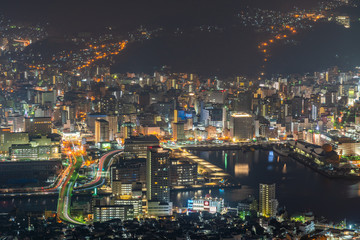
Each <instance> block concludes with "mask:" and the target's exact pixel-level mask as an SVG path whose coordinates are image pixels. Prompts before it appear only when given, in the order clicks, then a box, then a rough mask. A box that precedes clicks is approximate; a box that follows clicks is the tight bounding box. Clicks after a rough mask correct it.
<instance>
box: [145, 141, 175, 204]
mask: <svg viewBox="0 0 360 240" xmlns="http://www.w3.org/2000/svg"><path fill="white" fill-rule="evenodd" d="M169 155H170V151H169V150H167V149H163V148H161V147H158V146H155V147H151V146H150V147H148V151H147V160H146V187H147V200H149V201H160V202H170V160H169V157H170V156H169Z"/></svg>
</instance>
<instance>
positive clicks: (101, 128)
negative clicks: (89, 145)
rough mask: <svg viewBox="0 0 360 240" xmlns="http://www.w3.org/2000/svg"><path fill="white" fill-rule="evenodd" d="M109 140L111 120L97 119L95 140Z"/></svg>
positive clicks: (97, 141)
mask: <svg viewBox="0 0 360 240" xmlns="http://www.w3.org/2000/svg"><path fill="white" fill-rule="evenodd" d="M107 141H109V122H108V121H106V120H104V119H97V120H96V121H95V142H96V143H99V142H107Z"/></svg>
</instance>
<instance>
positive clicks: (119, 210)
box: [94, 205, 134, 222]
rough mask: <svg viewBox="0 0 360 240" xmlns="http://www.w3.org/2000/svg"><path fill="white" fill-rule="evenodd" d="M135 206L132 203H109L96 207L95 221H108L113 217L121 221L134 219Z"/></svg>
mask: <svg viewBox="0 0 360 240" xmlns="http://www.w3.org/2000/svg"><path fill="white" fill-rule="evenodd" d="M133 218H134V207H133V206H132V205H107V206H95V207H94V222H106V221H109V220H112V219H121V221H127V220H133Z"/></svg>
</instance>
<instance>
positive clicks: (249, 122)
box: [231, 112, 255, 139]
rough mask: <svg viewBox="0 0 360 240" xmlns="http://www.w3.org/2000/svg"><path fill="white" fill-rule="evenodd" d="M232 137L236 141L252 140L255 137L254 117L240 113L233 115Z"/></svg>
mask: <svg viewBox="0 0 360 240" xmlns="http://www.w3.org/2000/svg"><path fill="white" fill-rule="evenodd" d="M231 123H232V128H231V137H232V138H235V139H252V138H253V137H254V123H255V121H254V117H253V115H251V114H248V113H244V112H240V113H234V114H232V115H231Z"/></svg>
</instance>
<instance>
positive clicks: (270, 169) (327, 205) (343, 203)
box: [172, 150, 360, 223]
mask: <svg viewBox="0 0 360 240" xmlns="http://www.w3.org/2000/svg"><path fill="white" fill-rule="evenodd" d="M225 153H227V158H228V159H227V170H226V171H227V172H228V173H229V174H231V175H232V176H234V178H235V181H236V182H237V183H240V184H241V185H242V188H241V189H224V190H223V191H222V192H221V193H220V192H219V190H213V191H212V196H213V197H223V198H224V199H225V202H228V203H229V204H230V205H231V206H235V205H236V203H237V202H238V201H240V200H242V199H245V198H246V197H247V196H248V195H249V194H253V195H254V196H255V197H257V196H258V186H259V183H276V195H277V198H278V200H279V203H280V206H286V208H287V210H288V211H289V213H290V214H291V213H294V212H301V211H307V210H313V211H314V212H315V214H317V215H320V216H325V217H326V218H328V219H330V220H335V221H337V220H342V219H344V218H346V219H347V220H349V221H355V222H357V223H360V214H359V212H360V205H359V204H358V203H359V202H360V183H359V181H349V180H341V179H329V178H326V177H324V176H322V175H320V174H318V173H316V172H314V171H313V170H311V169H309V168H307V167H305V166H304V165H302V164H300V163H298V162H296V161H295V160H293V159H291V158H286V157H281V156H278V155H277V154H276V153H273V155H272V156H271V155H270V154H269V152H268V151H262V150H256V151H255V152H243V151H199V152H194V154H195V155H197V156H199V157H201V158H203V159H205V160H209V161H210V162H212V163H213V164H216V165H217V166H219V167H221V168H223V169H225V166H224V165H225V161H224V156H225ZM274 160H275V161H274ZM195 193H196V194H197V195H199V194H200V196H205V195H206V194H208V191H203V192H202V193H201V192H198V191H196V192H194V191H189V192H183V193H176V197H175V198H174V195H172V199H173V201H174V204H177V203H179V204H182V205H183V206H186V201H187V199H189V198H191V197H193V196H194V195H195Z"/></svg>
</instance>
